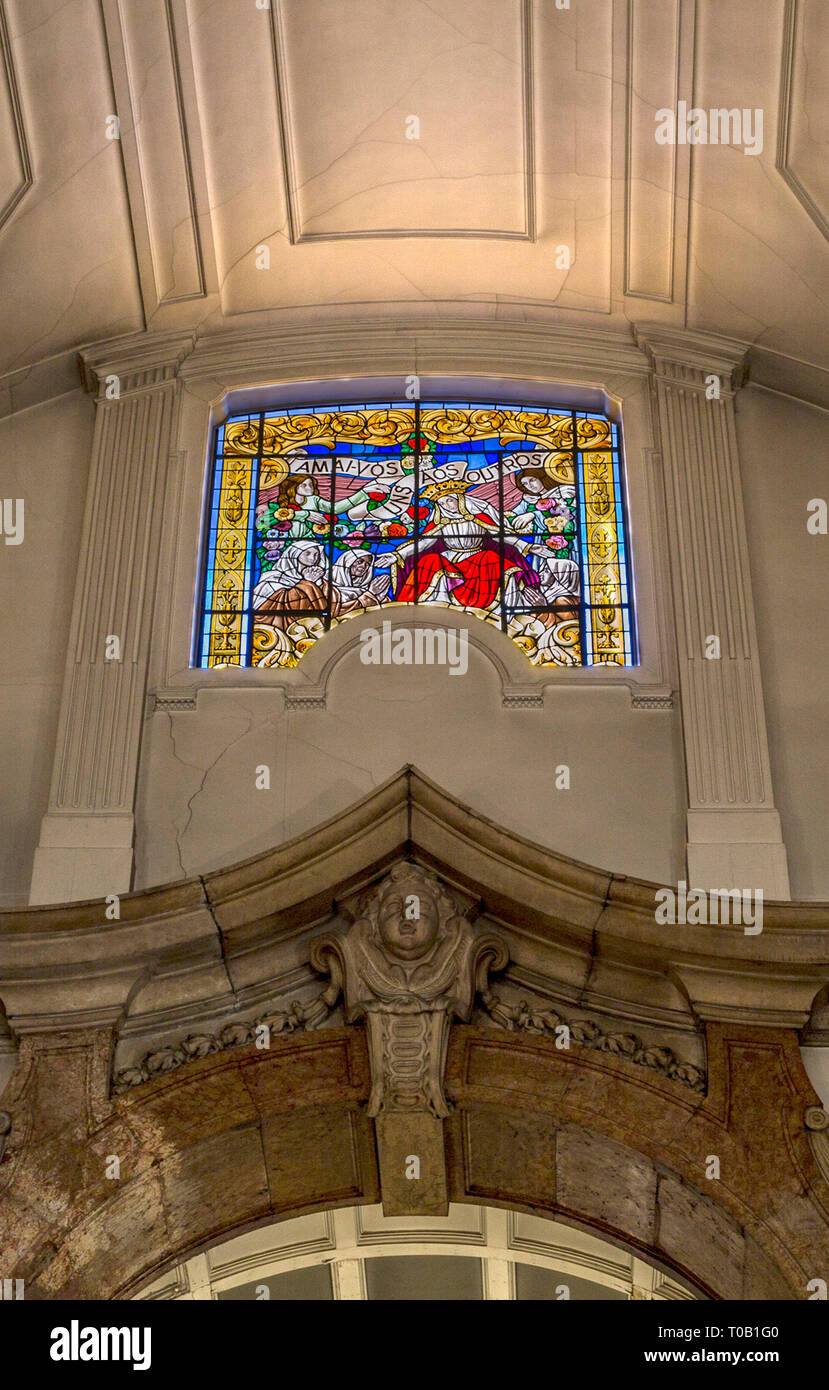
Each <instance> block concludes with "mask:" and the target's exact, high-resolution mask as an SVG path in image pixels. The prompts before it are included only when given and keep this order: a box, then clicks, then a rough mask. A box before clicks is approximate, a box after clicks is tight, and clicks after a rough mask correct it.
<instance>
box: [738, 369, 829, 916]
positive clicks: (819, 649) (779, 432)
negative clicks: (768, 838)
mask: <svg viewBox="0 0 829 1390" xmlns="http://www.w3.org/2000/svg"><path fill="white" fill-rule="evenodd" d="M737 428H738V438H739V446H740V464H741V469H742V478H743V494H744V498H745V510H746V527H747V531H748V541H749V556H750V563H751V575H752V583H753V589H754V603H755V610H756V613H757V634H758V642H759V647H760V664H761V670H762V674H763V693H764V696H765V703H766V719H767V724H768V736H769V753H770V757H771V770H772V777H773V780H774V793H775V801H776V804H777V808H778V810H779V811H780V816H781V820H782V824H783V839H784V841H785V843H786V847H787V850H788V856H789V875H790V880H791V890H792V897H793V898H813V899H814V898H816V899H819V900H825V899H829V834H828V833H827V826H829V783H827V778H826V769H827V767H829V643H827V640H826V634H827V632H829V537H827V536H814V535H811V534H810V533H809V532H808V531H807V530H806V522H807V519H808V513H807V511H806V505H807V503H808V502H809V500H810V499H811V498H814V497H823V498H827V497H829V482H828V481H827V456H829V414H827V413H826V412H825V411H821V410H818V409H815V408H813V407H810V406H807V405H802V404H800V403H799V402H797V401H793V400H791V399H789V398H787V397H783V396H778V395H774V394H772V393H771V392H767V391H763V390H761V389H759V388H752V387H750V386H749V387H747V388H746V389H744V390H743V391H742V392H740V393H739V394H738V397H737Z"/></svg>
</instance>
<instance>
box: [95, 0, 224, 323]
mask: <svg viewBox="0 0 829 1390" xmlns="http://www.w3.org/2000/svg"><path fill="white" fill-rule="evenodd" d="M102 10H103V17H104V30H105V34H106V43H107V49H108V53H109V63H110V70H111V73H112V83H113V90H114V93H115V106H116V111H117V114H118V118H119V122H120V144H121V153H122V159H123V164H124V173H125V177H126V184H127V195H128V198H129V206H130V220H131V224H132V233H133V242H134V246H135V256H136V261H137V265H138V272H139V279H140V284H141V294H142V298H143V301H144V313H145V315H146V318H147V321H148V323H149V322H150V320H151V319H152V318H153V316H154V315H155V314H156V313H157V311H158V310H159V309H160V308H165V307H169V306H172V305H181V304H187V303H188V302H190V301H192V300H202V299H205V298H206V297H207V296H208V295H209V294H210V293H211V292H214V291H216V289H217V280H216V273H215V263H213V264H212V265H211V261H213V246H212V231H211V229H210V219H209V217H204V216H200V208H199V205H200V204H201V207H202V208H203V207H204V206H205V205H206V200H207V185H206V179H205V172H204V161H203V154H202V148H201V137H200V133H199V123H198V111H197V107H196V97H195V85H194V78H193V63H192V54H191V52H190V47H189V28H188V26H187V22H186V12H184V11H183V10H182V8H181V0H163V3H162V4H161V5H160V6H158V5H156V6H154V7H151V8H150V9H148V8H147V7H146V5H142V4H141V0H102ZM186 108H189V109H186ZM162 190H163V192H164V194H165V195H166V196H164V197H162V196H161V194H162ZM171 198H172V202H171ZM205 243H206V244H205ZM206 252H207V254H205V253H206Z"/></svg>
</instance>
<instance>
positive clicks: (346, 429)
mask: <svg viewBox="0 0 829 1390" xmlns="http://www.w3.org/2000/svg"><path fill="white" fill-rule="evenodd" d="M414 428H415V412H414V410H405V409H402V408H399V409H391V410H338V411H320V412H319V413H318V414H313V415H312V414H309V415H269V416H266V418H265V421H264V425H263V430H262V453H263V454H284V453H290V451H291V450H292V449H301V448H303V447H304V446H305V445H306V444H319V445H322V446H323V447H325V448H329V449H333V448H336V446H337V444H339V443H342V444H350V443H360V444H373V445H379V446H381V447H382V446H386V447H389V446H393V445H396V444H403V443H405V442H406V440H407V439H409V438H410V437H411V436H412V434H413V433H414ZM420 434H421V435H422V437H423V438H425V439H428V440H431V441H432V442H434V443H436V444H457V445H458V446H459V447H462V446H463V445H464V444H467V443H469V442H470V441H471V440H475V439H494V438H497V439H498V440H499V442H500V443H501V444H502V445H505V444H510V443H513V442H514V441H516V440H522V439H529V440H532V441H533V442H534V443H537V444H542V445H544V446H546V447H547V448H548V449H551V450H563V449H572V448H573V417H572V415H571V414H569V413H568V414H566V415H564V414H552V413H549V414H548V413H546V412H540V411H530V410H429V409H422V410H421V411H420ZM610 437H611V436H610V422H609V421H608V420H602V419H592V418H590V419H577V420H576V441H575V442H576V447H577V448H579V449H601V448H607V447H608V444H609V442H610ZM258 452H259V420H258V419H256V420H251V421H247V420H245V421H242V422H241V423H238V424H235V425H228V426H227V428H226V430H225V437H224V453H225V454H230V453H233V454H257V453H258Z"/></svg>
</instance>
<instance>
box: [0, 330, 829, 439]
mask: <svg viewBox="0 0 829 1390" xmlns="http://www.w3.org/2000/svg"><path fill="white" fill-rule="evenodd" d="M446 307H447V315H443V314H441V313H440V312H439V310H437V309H436V308H435V306H434V305H425V306H423V309H422V310H421V311H420V312H417V311H416V310H414V309H413V308H412V307H411V306H400V307H399V308H398V306H388V305H385V304H384V305H380V306H378V310H377V312H376V313H375V314H373V315H372V314H370V313H367V312H366V307H365V306H356V307H355V309H354V310H352V309H351V308H350V307H349V306H339V307H338V306H334V307H332V308H331V309H330V310H326V309H323V310H319V309H317V310H315V311H314V313H313V315H310V314H309V315H307V316H302V315H300V314H299V313H296V312H295V313H293V314H292V315H291V316H289V315H288V314H287V313H286V314H283V315H280V316H279V317H278V318H277V319H276V320H274V322H273V323H272V324H270V325H269V326H264V327H263V326H261V323H260V325H259V326H257V327H254V328H239V327H237V326H236V323H237V322H238V320H237V321H234V320H232V319H231V320H227V319H225V320H219V323H220V325H221V324H224V325H225V326H224V327H221V326H220V327H219V328H218V329H217V330H216V331H215V332H210V333H200V332H199V330H198V329H197V328H195V327H194V328H193V329H192V331H188V332H182V331H166V332H159V331H157V330H151V331H142V332H136V333H131V334H128V335H125V336H123V337H118V338H113V339H107V340H103V341H101V342H97V343H89V344H86V345H84V346H82V347H76V348H68V349H66V350H65V351H64V352H61V353H58V354H56V355H55V356H52V357H45V358H41V359H40V360H38V361H36V362H32V363H29V364H27V365H25V366H22V367H18V368H15V369H14V370H13V371H10V372H7V373H5V374H3V375H0V419H4V418H6V417H7V416H10V415H14V414H17V413H18V412H19V411H21V410H29V409H32V408H33V407H35V406H38V405H41V404H43V403H44V402H46V401H49V400H53V399H56V398H57V397H59V396H62V395H65V394H66V393H67V392H71V391H73V390H75V389H77V387H78V370H79V369H80V381H81V383H82V384H83V386H84V387H85V389H86V390H87V391H95V390H97V385H96V379H97V377H98V375H99V373H100V374H103V375H107V372H104V371H103V369H104V367H108V368H111V369H112V370H113V371H118V370H119V368H121V369H123V370H142V369H145V368H146V367H147V366H148V365H149V366H150V367H154V366H156V365H157V364H158V363H159V361H162V360H163V359H165V354H167V356H168V360H169V349H170V346H171V344H175V343H176V342H181V343H183V344H184V350H185V356H184V357H182V358H181V362H182V369H181V375H182V376H183V377H185V378H188V379H190V378H193V377H199V376H202V375H204V376H209V375H210V374H211V372H213V371H216V370H217V369H218V370H219V371H220V373H221V372H222V371H223V370H224V369H226V367H227V366H228V363H229V362H231V361H232V362H235V364H236V366H237V368H238V369H239V370H241V371H243V372H254V373H255V374H256V376H257V379H264V376H265V375H267V369H268V361H269V359H268V353H269V351H270V352H274V351H275V352H276V354H277V357H281V356H282V355H283V354H284V353H285V352H286V349H287V350H288V352H292V353H294V354H295V360H296V368H295V370H294V372H293V376H294V379H299V378H301V377H302V376H303V374H307V373H311V374H313V375H317V376H318V375H320V373H321V372H323V370H324V369H325V370H327V371H329V372H330V374H331V375H332V376H341V375H343V374H344V372H345V367H344V366H343V356H344V354H345V355H346V356H348V339H349V335H350V334H351V335H356V336H355V337H354V339H353V342H352V344H351V350H352V353H353V354H354V355H355V356H356V354H357V353H358V350H360V337H361V336H362V337H363V338H364V339H365V337H366V336H367V335H369V334H370V335H371V338H372V340H373V342H374V343H375V344H376V346H377V349H378V351H379V349H381V348H382V349H383V350H384V351H385V353H386V361H385V363H384V365H383V366H382V367H378V365H377V360H376V358H374V359H372V366H371V369H370V373H369V368H368V367H367V366H364V367H362V368H361V369H360V370H362V371H364V372H365V373H366V374H371V375H376V374H378V372H379V373H380V374H382V375H387V374H388V373H389V372H393V371H394V364H395V363H398V364H401V363H402V366H400V365H399V369H400V370H402V369H405V371H409V370H411V362H412V357H411V353H412V352H413V351H414V350H415V348H417V349H418V351H421V352H425V353H427V354H428V353H429V352H430V351H433V350H437V351H439V352H441V353H442V351H443V349H444V348H445V346H446V345H447V344H448V343H449V341H450V337H451V335H452V333H453V332H454V334H455V336H456V337H457V338H458V339H460V336H461V335H465V337H466V339H467V342H468V344H469V346H470V348H471V349H472V350H474V351H475V352H476V354H479V355H480V363H479V366H478V370H479V371H480V372H481V373H482V374H483V373H487V374H492V375H496V376H501V375H503V371H504V355H505V354H504V353H503V351H501V353H500V356H497V353H498V346H497V345H498V343H499V342H500V343H501V346H502V349H503V345H504V343H505V342H506V343H508V344H509V354H508V356H509V359H510V366H511V368H512V367H520V365H521V363H522V362H523V366H524V370H525V371H526V372H527V373H529V374H537V373H538V371H539V370H542V369H544V370H546V371H547V372H549V373H550V374H551V379H555V376H556V375H557V374H563V375H564V376H565V379H570V378H572V376H573V375H574V372H575V373H576V374H577V373H578V371H579V369H581V370H583V371H587V370H589V369H590V368H591V367H594V366H596V365H597V364H598V365H599V366H601V367H603V368H604V369H607V367H608V366H610V367H613V368H615V369H618V370H623V371H626V372H629V373H631V374H633V375H641V374H643V373H646V372H647V371H648V368H649V360H648V352H649V349H650V345H651V340H653V345H654V348H657V349H658V350H659V351H661V352H662V353H663V354H665V355H666V359H665V360H667V354H668V353H669V352H670V350H671V348H670V339H671V337H673V339H674V344H675V346H674V351H675V353H676V358H677V360H678V361H681V360H683V358H684V360H686V361H687V360H688V352H687V351H686V352H683V348H682V344H683V343H684V344H686V346H687V348H688V351H690V352H691V353H692V354H694V353H698V352H700V351H702V352H703V361H704V363H706V364H710V361H711V356H713V357H714V358H715V359H716V357H717V356H718V355H722V354H725V357H724V362H723V365H724V368H725V369H726V372H727V370H728V368H729V362H731V365H733V360H732V355H733V353H738V354H740V355H741V357H742V358H744V359H745V361H746V364H747V370H748V376H749V380H750V381H751V382H753V383H756V384H757V385H758V386H762V387H763V388H764V389H765V390H768V391H774V392H776V393H779V394H781V395H784V396H788V397H791V398H792V399H793V400H798V401H803V402H804V403H806V404H809V405H812V406H815V407H817V408H818V409H822V410H829V369H827V368H826V367H823V366H820V365H818V364H816V363H811V362H806V361H801V360H799V359H795V358H792V357H788V356H786V355H785V354H783V353H778V352H775V351H773V350H772V349H770V348H766V347H760V346H757V345H752V344H751V343H748V342H738V341H737V340H736V339H728V338H723V337H720V336H718V335H716V334H704V333H699V332H697V331H696V330H693V329H681V328H670V327H669V326H666V325H664V324H649V323H642V324H638V325H635V326H634V329H633V336H631V335H630V334H628V333H626V332H625V331H624V330H623V329H619V328H617V327H614V328H610V327H607V328H605V327H603V326H601V325H598V326H597V325H595V324H592V323H591V324H586V323H584V324H582V323H574V322H572V321H570V320H563V319H559V318H558V317H557V311H556V310H555V309H550V308H549V307H546V306H539V305H532V304H528V305H526V306H513V309H514V311H515V317H514V318H512V319H509V318H506V319H504V318H502V317H500V316H498V317H496V312H498V313H499V314H500V312H502V311H496V306H494V305H488V304H481V305H479V304H476V305H474V306H469V305H457V304H454V303H450V304H448V305H447V306H446ZM518 309H521V316H520V317H519V316H518ZM521 334H523V335H524V344H525V346H526V347H527V349H528V350H529V348H530V345H531V344H533V343H535V345H536V346H535V349H534V350H533V351H531V352H530V351H528V352H526V353H520V354H519V360H514V359H513V354H514V352H515V349H516V347H518V346H520V341H521V340H520V335H521ZM401 335H402V336H401ZM473 336H474V338H478V337H480V339H481V345H480V348H479V349H478V348H475V345H474V343H472V342H471V339H472V338H473ZM706 342H707V344H708V347H707V348H705V346H704V344H705V343H706ZM194 345H195V350H193V349H194ZM705 352H708V353H709V356H708V357H705V356H704V353H705ZM177 356H178V354H177V353H175V352H174V357H175V358H177ZM417 365H418V366H419V367H420V369H421V370H423V371H427V370H434V371H437V370H438V367H436V366H433V367H429V366H427V365H424V362H423V361H418V363H417ZM441 365H442V362H441ZM709 369H710V370H716V366H714V367H710V368H709ZM468 370H472V367H471V366H470V367H469V368H468ZM512 374H514V375H516V376H518V375H519V374H520V372H519V371H518V370H515V371H514V372H513V371H511V375H512ZM277 376H278V373H273V372H272V373H271V376H270V377H269V379H274V380H275V379H276V378H277Z"/></svg>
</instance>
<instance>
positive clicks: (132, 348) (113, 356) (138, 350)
mask: <svg viewBox="0 0 829 1390" xmlns="http://www.w3.org/2000/svg"><path fill="white" fill-rule="evenodd" d="M195 341H196V335H195V334H194V333H182V332H180V331H178V332H172V331H171V332H168V333H131V334H129V336H128V337H125V338H114V339H111V340H110V341H109V342H107V343H96V344H95V345H94V346H93V347H90V348H84V349H82V351H81V352H79V353H78V363H79V366H80V371H81V378H82V380H83V384H84V387H85V389H86V390H87V391H88V392H90V394H94V395H95V396H97V399H98V400H99V401H106V402H108V401H111V400H119V399H121V397H123V396H125V395H132V394H134V393H136V392H139V391H149V390H152V389H153V388H154V387H158V386H164V385H165V384H166V383H167V382H169V381H171V380H173V379H174V378H175V377H176V376H177V375H178V371H179V368H180V366H181V364H182V362H183V361H184V359H185V358H186V357H188V356H189V355H190V353H191V352H192V351H193V347H194V344H195ZM112 377H117V378H118V395H117V396H113V395H108V394H107V381H108V379H109V378H112Z"/></svg>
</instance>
